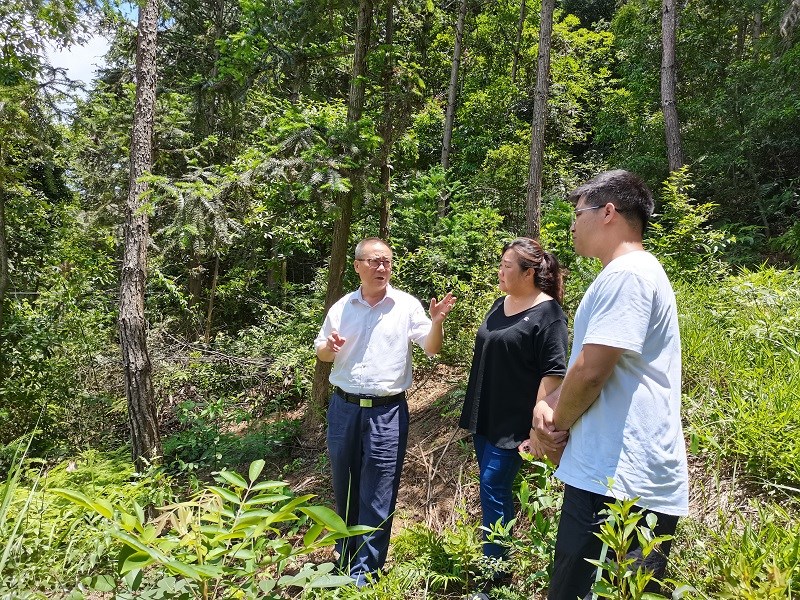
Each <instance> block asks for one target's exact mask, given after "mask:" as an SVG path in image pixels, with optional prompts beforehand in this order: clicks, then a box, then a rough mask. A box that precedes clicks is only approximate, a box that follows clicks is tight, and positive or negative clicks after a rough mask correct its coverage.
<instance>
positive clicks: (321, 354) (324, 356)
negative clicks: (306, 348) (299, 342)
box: [317, 345, 336, 362]
mask: <svg viewBox="0 0 800 600" xmlns="http://www.w3.org/2000/svg"><path fill="white" fill-rule="evenodd" d="M334 356H336V353H335V352H334V351H333V350H331V349H330V348H328V346H327V345H326V346H319V347H317V358H318V359H320V360H321V361H322V362H333V357H334Z"/></svg>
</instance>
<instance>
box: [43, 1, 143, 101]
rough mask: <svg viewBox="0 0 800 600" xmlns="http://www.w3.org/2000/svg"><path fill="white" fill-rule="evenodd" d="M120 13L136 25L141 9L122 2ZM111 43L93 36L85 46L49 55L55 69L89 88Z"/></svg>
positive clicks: (100, 36) (133, 4)
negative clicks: (62, 70)
mask: <svg viewBox="0 0 800 600" xmlns="http://www.w3.org/2000/svg"><path fill="white" fill-rule="evenodd" d="M117 9H118V11H119V12H120V13H121V14H122V15H123V16H124V17H126V18H127V19H128V20H129V21H131V22H133V23H135V22H136V19H137V18H138V14H139V7H138V6H137V4H136V3H135V2H126V1H125V0H120V1H119V3H118V5H117ZM108 47H109V41H108V40H107V39H106V38H105V37H103V36H102V35H93V36H92V37H90V38H89V39H88V40H87V41H86V43H85V44H83V45H81V46H73V47H71V48H67V49H63V50H59V51H50V52H48V53H47V56H48V58H49V59H50V63H51V64H52V65H53V66H54V67H63V68H64V69H66V71H67V77H69V78H70V79H73V80H75V81H81V82H83V84H84V85H86V86H88V85H89V84H90V83H91V82H92V79H94V78H95V76H96V75H97V69H98V68H99V67H101V66H103V64H104V63H105V61H104V60H103V57H104V56H105V54H106V52H108Z"/></svg>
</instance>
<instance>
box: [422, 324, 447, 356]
mask: <svg viewBox="0 0 800 600" xmlns="http://www.w3.org/2000/svg"><path fill="white" fill-rule="evenodd" d="M443 341H444V326H443V324H442V323H432V324H431V330H430V333H428V337H426V338H425V344H424V345H423V347H422V349H423V350H425V354H427V355H428V356H433V355H434V354H439V352H440V351H441V349H442V342H443Z"/></svg>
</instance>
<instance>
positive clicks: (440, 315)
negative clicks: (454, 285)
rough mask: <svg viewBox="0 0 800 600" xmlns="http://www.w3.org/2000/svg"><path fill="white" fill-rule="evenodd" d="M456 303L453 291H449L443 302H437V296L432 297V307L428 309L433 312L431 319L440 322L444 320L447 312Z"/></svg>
mask: <svg viewBox="0 0 800 600" xmlns="http://www.w3.org/2000/svg"><path fill="white" fill-rule="evenodd" d="M455 303H456V298H455V296H453V292H447V293H446V294H445V295H444V298H442V300H441V302H437V301H436V298H431V307H430V308H429V309H428V311H429V312H430V314H431V321H433V322H439V323H441V322H442V321H444V318H445V317H446V316H447V313H449V312H450V311H451V310H452V309H453V306H455Z"/></svg>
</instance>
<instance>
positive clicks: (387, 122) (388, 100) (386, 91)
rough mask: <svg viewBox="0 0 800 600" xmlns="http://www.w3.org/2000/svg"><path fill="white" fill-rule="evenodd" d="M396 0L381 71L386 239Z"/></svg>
mask: <svg viewBox="0 0 800 600" xmlns="http://www.w3.org/2000/svg"><path fill="white" fill-rule="evenodd" d="M392 44H394V0H389V1H388V2H387V3H386V39H385V40H384V45H385V46H386V58H385V60H384V63H383V72H382V73H381V88H382V89H383V118H382V119H381V130H380V136H381V138H382V139H383V143H382V144H381V157H380V165H381V180H380V186H381V214H380V225H379V228H378V235H379V236H380V237H381V238H383V239H384V240H385V239H388V238H389V211H390V206H391V198H392V196H391V177H392V170H391V166H390V165H389V159H390V158H391V156H392V145H393V144H394V120H393V119H392V104H393V103H392V89H391V87H392V76H393V73H394V47H393V45H392Z"/></svg>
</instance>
